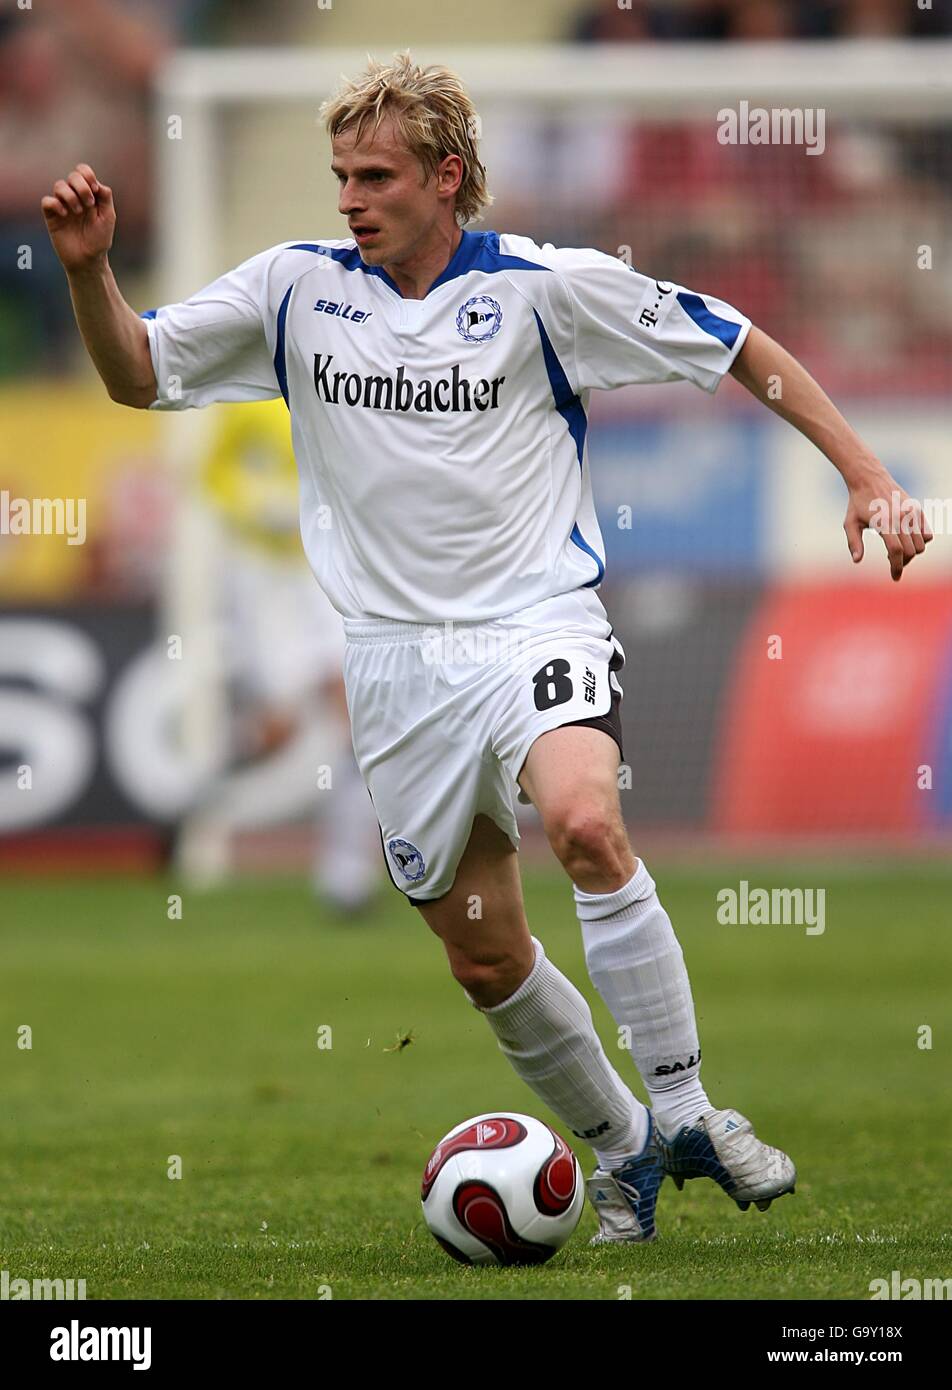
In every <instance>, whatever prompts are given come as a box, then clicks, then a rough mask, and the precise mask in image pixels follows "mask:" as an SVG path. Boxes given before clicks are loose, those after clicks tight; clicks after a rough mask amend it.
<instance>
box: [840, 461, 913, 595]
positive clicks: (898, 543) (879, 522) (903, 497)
mask: <svg viewBox="0 0 952 1390" xmlns="http://www.w3.org/2000/svg"><path fill="white" fill-rule="evenodd" d="M849 494H850V496H849V503H848V505H847V508H846V520H845V521H844V522H843V530H844V531H845V532H846V539H847V541H848V543H849V548H850V554H851V555H852V557H853V562H854V564H857V565H858V564H859V562H860V560H862V558H863V532H864V531H865V530H867V529H869V530H872V531H878V532H879V534H880V535H881V536H882V538H883V544H884V545H885V547H886V554H887V555H888V556H889V569H890V573H891V574H892V577H893V579H897V580H898V579H901V578H902V572H903V570H904V569H905V567H906V565H908V564H909V562H910V560H913V559H915V557H916V556H917V555H921V554H922V552H923V551H924V550H925V548H926V546H927V545H928V544H929V542H930V541H931V540H932V529H931V527H930V526H929V523H928V521H927V520H926V518H925V516H924V515H923V511H922V507H921V506H920V504H919V503H918V502H917V501H916V500H915V498H914V497H910V496H909V494H908V493H907V492H906V491H904V489H903V488H901V487H900V486H899V484H898V483H897V482H896V481H895V480H894V479H893V478H891V477H890V475H889V474H888V473H887V472H886V470H885V468H881V469H877V470H876V471H875V472H874V473H872V474H870V475H869V476H868V477H865V478H864V479H863V481H862V482H855V483H852V484H850V489H849Z"/></svg>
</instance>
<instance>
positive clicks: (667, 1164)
mask: <svg viewBox="0 0 952 1390" xmlns="http://www.w3.org/2000/svg"><path fill="white" fill-rule="evenodd" d="M658 1147H659V1149H660V1151H661V1162H662V1165H663V1167H664V1171H665V1173H666V1174H669V1175H670V1177H671V1178H672V1179H673V1180H674V1185H675V1187H676V1188H678V1190H679V1191H680V1189H681V1188H682V1187H683V1186H684V1184H685V1182H686V1181H687V1180H688V1179H689V1178H712V1179H713V1180H714V1182H716V1183H719V1184H720V1186H721V1187H722V1188H723V1189H724V1191H725V1192H726V1193H727V1195H728V1197H733V1199H734V1201H735V1202H736V1203H737V1205H738V1206H739V1207H740V1209H741V1211H746V1210H747V1208H748V1207H749V1206H750V1204H751V1202H753V1203H754V1205H755V1206H756V1207H757V1209H758V1211H766V1210H767V1208H768V1207H769V1206H770V1203H771V1202H772V1201H773V1200H774V1198H775V1197H782V1196H783V1195H784V1193H786V1192H793V1191H795V1187H794V1184H795V1183H796V1180H797V1170H796V1168H795V1167H794V1165H793V1161H792V1159H790V1158H788V1157H787V1155H786V1154H785V1153H784V1152H783V1151H782V1150H781V1149H774V1148H771V1146H770V1145H769V1144H763V1143H761V1141H760V1140H759V1139H758V1138H757V1136H756V1135H755V1134H754V1131H753V1127H752V1125H751V1123H750V1121H749V1120H746V1119H745V1118H744V1116H743V1115H739V1114H738V1113H737V1111H736V1110H709V1111H708V1112H707V1114H705V1115H702V1116H701V1117H700V1119H697V1120H695V1121H694V1123H693V1124H691V1125H683V1126H682V1127H681V1129H679V1130H678V1132H677V1134H675V1135H674V1136H673V1137H672V1138H671V1139H665V1137H664V1136H663V1135H662V1134H661V1133H660V1132H659V1133H658Z"/></svg>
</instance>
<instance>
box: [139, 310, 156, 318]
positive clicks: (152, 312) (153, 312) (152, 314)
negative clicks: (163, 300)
mask: <svg viewBox="0 0 952 1390" xmlns="http://www.w3.org/2000/svg"><path fill="white" fill-rule="evenodd" d="M158 312H159V311H158V309H146V311H145V313H144V314H140V315H139V318H140V319H154V318H155V316H156V314H157V313H158Z"/></svg>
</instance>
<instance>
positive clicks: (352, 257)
mask: <svg viewBox="0 0 952 1390" xmlns="http://www.w3.org/2000/svg"><path fill="white" fill-rule="evenodd" d="M288 250H289V251H313V252H314V253H315V255H318V256H330V257H331V259H332V260H335V261H336V262H337V264H338V265H341V266H343V267H344V269H345V270H360V271H363V273H364V274H365V275H376V277H377V278H378V280H382V281H383V282H384V284H385V285H389V287H390V289H392V290H393V292H394V294H398V295H399V294H400V289H399V286H398V285H396V284H395V282H394V281H393V280H392V279H391V278H390V276H389V275H388V274H387V272H386V271H385V270H384V269H383V267H382V266H379V265H365V264H364V261H363V258H362V257H361V254H360V248H359V247H357V246H318V245H316V244H312V243H311V242H306V241H301V242H298V243H297V244H296V245H294V246H290V247H288ZM548 268H549V267H548V266H545V265H538V264H537V263H536V262H535V261H524V260H523V259H522V257H521V256H504V255H503V254H502V252H501V251H500V250H499V233H498V232H464V233H463V235H462V236H461V237H460V242H459V246H457V248H456V250H455V251H454V252H453V255H452V257H451V258H450V261H449V264H448V265H447V266H446V269H445V270H443V271H442V272H441V273H440V274H439V275H438V276H437V277H436V279H435V280H434V281H433V284H432V285H431V286H430V288H429V289H428V290H427V294H432V293H433V291H434V290H435V289H437V288H438V287H439V286H440V285H445V284H448V283H449V281H450V280H458V279H459V278H460V276H461V275H468V274H469V273H470V271H471V270H482V271H485V272H486V273H487V274H493V273H495V272H498V271H502V270H548ZM400 297H401V299H402V298H403V296H402V295H400Z"/></svg>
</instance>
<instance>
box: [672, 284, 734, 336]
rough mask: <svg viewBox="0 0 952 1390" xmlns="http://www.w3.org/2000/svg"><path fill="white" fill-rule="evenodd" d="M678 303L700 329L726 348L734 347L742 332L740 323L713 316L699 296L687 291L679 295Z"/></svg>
mask: <svg viewBox="0 0 952 1390" xmlns="http://www.w3.org/2000/svg"><path fill="white" fill-rule="evenodd" d="M678 303H679V304H680V305H681V308H682V309H683V310H684V312H685V313H686V314H687V315H688V317H689V318H692V319H693V320H694V322H695V323H696V324H697V326H698V328H703V329H704V332H705V333H710V335H711V337H712V338H719V339H720V340H721V342H722V343H723V344H724V346H725V347H729V348H732V347H733V346H734V344H735V343H736V341H737V335H738V333H739V332H740V324H739V323H731V321H730V319H722V318H720V317H719V316H718V315H717V314H712V313H711V311H710V309H709V308H708V307H707V305H706V304H705V303H704V300H703V299H702V298H701V296H700V295H699V294H688V292H687V291H686V290H682V291H681V293H680V294H679V295H678Z"/></svg>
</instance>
